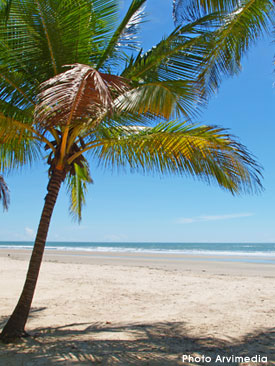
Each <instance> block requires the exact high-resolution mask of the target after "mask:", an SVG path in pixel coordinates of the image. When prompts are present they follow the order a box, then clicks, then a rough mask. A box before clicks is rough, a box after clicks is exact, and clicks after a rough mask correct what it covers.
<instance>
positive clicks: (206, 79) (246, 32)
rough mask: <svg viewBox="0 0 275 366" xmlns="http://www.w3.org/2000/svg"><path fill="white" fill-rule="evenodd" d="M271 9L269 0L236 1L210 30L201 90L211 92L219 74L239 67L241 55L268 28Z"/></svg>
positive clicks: (222, 74)
mask: <svg viewBox="0 0 275 366" xmlns="http://www.w3.org/2000/svg"><path fill="white" fill-rule="evenodd" d="M274 10H275V7H274V3H271V1H269V0H246V1H240V6H239V7H238V8H237V9H236V10H235V11H233V12H232V13H230V14H228V15H227V16H226V17H225V21H224V23H223V25H222V26H221V27H220V28H219V29H218V30H217V31H216V32H215V34H214V38H213V42H212V47H211V51H210V52H209V54H208V55H207V56H206V58H205V68H204V70H202V72H201V73H200V76H199V79H200V81H201V82H202V84H203V85H204V92H205V94H207V95H210V94H211V93H212V92H215V91H216V89H217V88H218V87H219V85H220V83H221V80H222V78H223V76H232V75H234V74H235V73H237V72H238V71H240V69H241V59H242V57H243V56H244V55H245V53H246V52H247V50H248V49H249V47H250V46H251V45H252V44H254V43H255V42H256V40H257V39H259V38H260V37H262V36H263V34H265V33H267V32H268V31H269V30H271V29H272V22H273V24H274V15H275V13H274Z"/></svg>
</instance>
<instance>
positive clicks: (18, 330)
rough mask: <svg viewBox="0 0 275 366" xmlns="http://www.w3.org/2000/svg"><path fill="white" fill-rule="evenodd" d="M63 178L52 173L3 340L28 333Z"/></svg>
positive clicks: (56, 172) (1, 336) (56, 173)
mask: <svg viewBox="0 0 275 366" xmlns="http://www.w3.org/2000/svg"><path fill="white" fill-rule="evenodd" d="M63 180H64V173H63V172H61V171H58V170H55V171H54V172H53V173H52V176H51V178H50V180H49V184H48V187H47V190H48V193H47V195H46V197H45V204H44V207H43V211H42V214H41V218H40V222H39V226H38V230H37V234H36V238H35V243H34V247H33V251H32V255H31V259H30V263H29V269H28V272H27V277H26V281H25V284H24V287H23V290H22V293H21V296H20V298H19V301H18V303H17V305H16V307H15V309H14V311H13V313H12V315H11V316H10V318H9V320H8V322H7V324H6V325H5V327H4V329H3V331H2V333H1V335H0V339H1V340H2V341H3V342H10V341H12V340H14V339H16V338H19V337H22V336H24V335H26V332H25V324H26V322H27V319H28V316H29V312H30V308H31V303H32V299H33V295H34V291H35V287H36V283H37V279H38V275H39V270H40V265H41V262H42V258H43V253H44V248H45V243H46V239H47V234H48V229H49V225H50V220H51V216H52V213H53V209H54V206H55V202H56V199H57V196H58V193H59V190H60V187H61V183H62V182H63Z"/></svg>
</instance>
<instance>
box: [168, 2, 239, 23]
mask: <svg viewBox="0 0 275 366" xmlns="http://www.w3.org/2000/svg"><path fill="white" fill-rule="evenodd" d="M239 3H240V0H173V19H174V22H175V25H176V26H179V25H183V24H186V23H188V22H194V21H195V20H197V19H199V18H200V17H202V16H205V15H206V14H211V13H215V12H219V13H231V12H232V11H234V10H235V9H236V7H237V6H238V5H239Z"/></svg>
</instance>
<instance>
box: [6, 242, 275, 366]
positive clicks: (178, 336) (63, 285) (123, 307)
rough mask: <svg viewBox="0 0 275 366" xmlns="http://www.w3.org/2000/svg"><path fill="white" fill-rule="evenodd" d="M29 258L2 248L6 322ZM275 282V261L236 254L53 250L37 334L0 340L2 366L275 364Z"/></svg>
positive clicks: (37, 304) (39, 295)
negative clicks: (13, 342)
mask: <svg viewBox="0 0 275 366" xmlns="http://www.w3.org/2000/svg"><path fill="white" fill-rule="evenodd" d="M29 255H30V251H28V250H6V249H5V250H4V249H2V250H1V251H0V286H1V292H0V316H1V317H0V326H1V327H2V326H3V324H4V323H5V321H6V319H7V317H8V315H9V314H10V313H11V311H12V310H13V308H14V306H15V304H16V301H17V299H18V296H19V294H20V291H21V288H22V286H23V282H24V279H25V274H26V269H27V265H28V258H29ZM274 280H275V263H273V264H272V263H261V264H260V263H251V262H241V261H239V260H238V258H236V261H227V259H226V258H223V257H220V258H215V257H207V258H206V257H201V258H199V257H194V256H182V257H179V256H178V255H176V254H175V255H166V254H165V255H164V254H163V255H161V254H159V255H157V254H146V255H145V254H133V253H122V254H120V253H98V252H97V253H96V252H94V253H92V252H91V253H89V255H87V253H83V252H62V251H58V252H57V251H47V252H46V255H45V258H44V263H43V264H42V268H41V273H40V278H39V283H38V286H37V290H36V294H35V298H34V301H33V306H32V311H31V314H30V318H29V321H28V324H27V331H28V332H29V333H30V334H31V335H32V337H30V338H26V339H25V340H24V341H23V342H21V343H18V344H16V345H0V365H1V366H2V365H3V366H22V365H23V366H25V365H26V366H32V365H39V366H40V365H41V366H42V365H43V366H44V365H45V366H46V365H62V366H63V365H64V366H65V365H150V366H151V365H163V366H165V365H168V366H169V365H209V364H210V365H275V350H274V344H275V329H274V325H275V305H274V304H275V286H274V284H275V281H274ZM183 355H185V356H186V357H185V360H184V362H183V360H182V356H183ZM219 355H220V357H221V358H222V357H228V358H227V359H223V360H224V362H223V361H221V359H220V358H217V357H219ZM187 356H188V357H189V358H187ZM256 356H257V357H256ZM192 357H193V359H192ZM203 357H208V358H207V360H211V362H208V361H207V362H206V361H204V362H203ZM230 357H231V358H230ZM234 357H240V358H237V362H236V359H235V360H234ZM242 357H243V358H245V357H249V358H250V359H251V361H247V360H242V359H241V358H242ZM253 357H254V358H253ZM255 357H256V358H255ZM264 357H266V358H267V363H266V362H263V361H262V360H263V358H264ZM255 360H256V361H257V362H253V361H255ZM264 360H265V359H264ZM241 361H244V362H241Z"/></svg>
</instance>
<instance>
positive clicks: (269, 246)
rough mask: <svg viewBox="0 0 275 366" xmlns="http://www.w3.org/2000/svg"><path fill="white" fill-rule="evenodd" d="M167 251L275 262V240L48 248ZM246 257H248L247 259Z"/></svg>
mask: <svg viewBox="0 0 275 366" xmlns="http://www.w3.org/2000/svg"><path fill="white" fill-rule="evenodd" d="M32 246H33V242H27V241H24V242H16V241H1V242H0V249H1V248H3V249H9V248H10V249H31V248H32ZM47 249H51V250H59V251H68V250H70V251H84V252H87V255H89V252H92V251H96V252H102V254H103V253H104V252H117V253H121V254H122V255H123V253H143V254H144V256H146V253H150V254H152V253H163V254H178V255H191V256H192V255H194V259H195V256H197V255H199V256H200V257H201V256H202V257H203V256H205V257H207V256H211V257H213V256H214V257H217V256H218V257H221V256H222V257H223V259H222V260H224V261H241V262H254V263H273V264H275V243H157V242H154V243H148V242H143V243H142V242H140V243H139V242H131V243H127V242H112V243H111V242H108V243H103V242H47V244H46V250H47ZM244 257H245V258H244Z"/></svg>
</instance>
